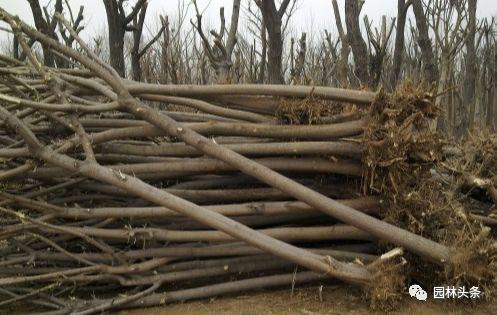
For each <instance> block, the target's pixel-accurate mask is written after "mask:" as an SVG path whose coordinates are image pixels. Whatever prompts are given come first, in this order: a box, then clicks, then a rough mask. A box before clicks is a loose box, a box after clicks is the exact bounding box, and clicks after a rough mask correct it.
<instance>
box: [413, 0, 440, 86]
mask: <svg viewBox="0 0 497 315" xmlns="http://www.w3.org/2000/svg"><path fill="white" fill-rule="evenodd" d="M412 10H413V11H414V16H415V18H416V26H417V28H418V45H419V48H420V49H421V58H422V61H423V63H424V76H425V79H426V80H427V81H428V82H430V83H434V82H437V80H438V68H437V64H436V60H435V56H434V54H433V49H432V46H431V40H430V37H429V35H428V23H427V21H426V19H427V17H426V16H425V14H424V12H423V3H422V1H421V0H413V2H412Z"/></svg>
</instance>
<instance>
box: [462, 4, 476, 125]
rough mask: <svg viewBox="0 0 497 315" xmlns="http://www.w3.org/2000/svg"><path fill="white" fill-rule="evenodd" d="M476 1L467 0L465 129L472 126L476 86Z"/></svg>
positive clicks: (463, 120)
mask: <svg viewBox="0 0 497 315" xmlns="http://www.w3.org/2000/svg"><path fill="white" fill-rule="evenodd" d="M476 1H477V0H468V26H467V36H466V44H465V45H466V69H465V78H464V87H463V102H464V104H466V106H467V107H468V108H467V110H464V112H463V117H462V128H463V130H466V129H467V128H468V127H472V126H473V122H474V117H475V107H476V105H475V88H476V47H475V37H476Z"/></svg>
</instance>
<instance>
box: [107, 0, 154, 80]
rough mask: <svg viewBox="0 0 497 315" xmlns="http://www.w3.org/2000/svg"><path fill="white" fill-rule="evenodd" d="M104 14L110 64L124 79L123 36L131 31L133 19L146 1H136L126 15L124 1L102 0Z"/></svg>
mask: <svg viewBox="0 0 497 315" xmlns="http://www.w3.org/2000/svg"><path fill="white" fill-rule="evenodd" d="M103 2H104V6H105V12H106V14H107V26H108V31H109V53H110V64H111V65H112V67H113V68H114V69H115V70H116V71H117V73H119V75H121V76H122V77H124V76H125V75H126V66H125V62H124V35H125V34H126V32H127V31H132V30H133V28H132V25H131V23H132V22H133V19H135V17H136V16H137V15H138V14H139V13H140V11H141V10H142V8H143V7H144V6H145V4H146V3H147V0H137V1H136V3H135V5H134V7H133V9H132V10H131V12H130V13H129V14H126V10H125V8H124V4H125V3H126V2H127V1H125V0H103Z"/></svg>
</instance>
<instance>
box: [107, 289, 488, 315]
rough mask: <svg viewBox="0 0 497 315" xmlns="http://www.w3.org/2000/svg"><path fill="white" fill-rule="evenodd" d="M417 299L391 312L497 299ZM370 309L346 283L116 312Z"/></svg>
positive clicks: (461, 308) (480, 310)
mask: <svg viewBox="0 0 497 315" xmlns="http://www.w3.org/2000/svg"><path fill="white" fill-rule="evenodd" d="M428 296H429V298H428V301H424V302H423V301H417V300H415V299H413V298H411V297H410V296H409V295H406V297H405V298H404V301H403V302H402V305H401V306H400V307H399V308H398V310H397V311H394V312H391V314H413V315H431V314H461V315H462V314H497V303H489V302H487V303H484V302H480V301H478V300H476V302H475V303H473V305H469V304H461V303H454V302H453V301H445V302H443V301H434V300H433V299H430V292H428ZM383 313H384V312H379V311H378V312H372V311H371V309H370V308H369V306H368V304H367V302H366V301H365V299H363V297H362V296H361V293H360V292H359V291H358V290H357V289H356V288H353V287H348V286H343V285H342V286H333V285H328V286H324V287H323V290H322V294H321V298H320V294H319V286H307V287H305V288H300V289H295V291H294V292H293V294H292V292H291V290H290V289H287V290H278V291H265V292H257V293H250V294H244V295H241V296H236V297H223V298H216V299H211V300H201V301H193V302H186V303H178V304H171V305H167V306H163V307H155V308H147V309H136V310H128V311H121V312H118V313H115V315H163V314H164V315H165V314H167V315H180V314H181V315H183V314H213V315H214V314H215V315H224V314H237V315H238V314H240V315H252V314H258V315H259V314H260V315H262V314H264V315H265V314H302V315H318V314H355V315H363V314H364V315H366V314H383Z"/></svg>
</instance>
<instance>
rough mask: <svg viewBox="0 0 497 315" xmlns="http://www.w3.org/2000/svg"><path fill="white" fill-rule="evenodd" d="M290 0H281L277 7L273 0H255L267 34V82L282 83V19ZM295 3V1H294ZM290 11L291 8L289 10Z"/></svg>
mask: <svg viewBox="0 0 497 315" xmlns="http://www.w3.org/2000/svg"><path fill="white" fill-rule="evenodd" d="M290 1H291V0H283V1H282V2H281V4H280V7H279V8H276V4H275V2H274V0H264V1H261V0H256V2H255V3H256V4H257V6H258V7H259V10H260V11H261V14H262V16H263V19H264V24H265V27H266V31H267V35H268V63H267V70H268V79H269V83H273V84H281V83H283V82H284V81H285V80H284V76H283V65H282V60H283V35H282V29H283V28H282V25H283V24H282V19H283V16H284V14H285V11H286V10H287V9H288V5H289V4H290ZM294 3H295V2H294ZM290 11H291V10H290Z"/></svg>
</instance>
